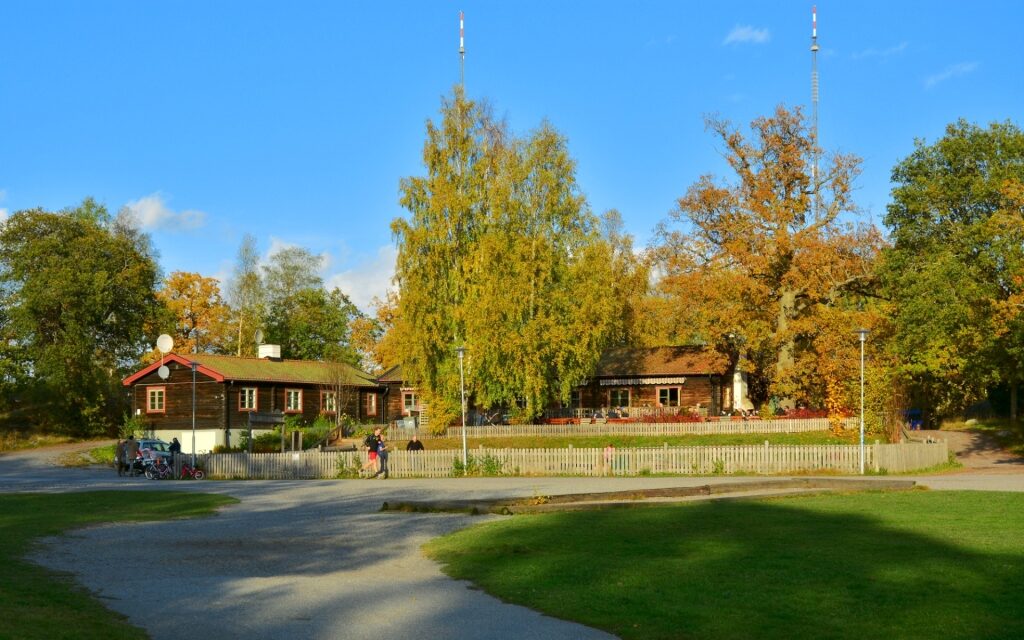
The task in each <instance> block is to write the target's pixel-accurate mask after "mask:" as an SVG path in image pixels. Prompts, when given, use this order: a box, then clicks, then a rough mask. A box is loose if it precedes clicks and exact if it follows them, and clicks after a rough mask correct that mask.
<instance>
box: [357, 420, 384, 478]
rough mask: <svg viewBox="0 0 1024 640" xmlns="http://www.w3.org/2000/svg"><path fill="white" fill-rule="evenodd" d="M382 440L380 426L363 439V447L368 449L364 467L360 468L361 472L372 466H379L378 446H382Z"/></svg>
mask: <svg viewBox="0 0 1024 640" xmlns="http://www.w3.org/2000/svg"><path fill="white" fill-rule="evenodd" d="M380 441H381V435H380V427H377V428H376V429H374V430H373V433H371V434H370V435H368V436H366V439H365V440H363V447H364V448H365V449H366V464H364V465H363V468H362V469H360V470H359V473H362V472H363V471H366V470H367V469H370V468H374V469H376V468H377V448H378V447H379V446H380ZM374 475H376V474H374Z"/></svg>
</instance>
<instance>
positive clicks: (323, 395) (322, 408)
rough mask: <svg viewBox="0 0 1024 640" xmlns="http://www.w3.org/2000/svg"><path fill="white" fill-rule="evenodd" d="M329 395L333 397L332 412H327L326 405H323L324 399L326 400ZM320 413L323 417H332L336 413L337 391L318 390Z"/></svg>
mask: <svg viewBox="0 0 1024 640" xmlns="http://www.w3.org/2000/svg"><path fill="white" fill-rule="evenodd" d="M329 394H333V395H334V410H333V411H329V410H328V409H327V405H326V404H325V400H324V398H326V397H327V396H328V395H329ZM320 413H322V414H324V415H325V416H333V415H334V414H336V413H338V392H337V391H324V390H323V389H321V390H320Z"/></svg>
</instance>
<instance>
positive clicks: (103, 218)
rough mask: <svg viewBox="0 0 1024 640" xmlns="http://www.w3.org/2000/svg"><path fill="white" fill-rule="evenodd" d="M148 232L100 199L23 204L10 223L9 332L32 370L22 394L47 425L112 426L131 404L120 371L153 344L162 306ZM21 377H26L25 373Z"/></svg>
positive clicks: (1, 256) (72, 428) (0, 277)
mask: <svg viewBox="0 0 1024 640" xmlns="http://www.w3.org/2000/svg"><path fill="white" fill-rule="evenodd" d="M158 279H159V274H158V269H157V265H156V262H155V260H154V258H153V253H152V250H151V248H150V245H149V238H148V236H146V235H144V234H142V233H140V232H139V231H138V230H137V229H135V228H134V227H132V226H131V224H130V222H129V219H128V218H127V217H126V216H119V217H118V218H116V219H111V217H110V216H109V214H108V213H107V211H106V209H105V208H104V207H102V206H101V205H99V204H97V203H96V202H94V201H93V200H91V199H87V200H85V201H84V202H83V203H82V204H81V205H80V206H78V207H76V208H74V209H69V210H66V211H63V212H60V213H50V212H46V211H42V210H38V209H37V210H29V211H19V212H17V213H15V214H14V215H12V216H11V217H10V218H9V219H8V220H7V221H6V223H4V225H3V228H2V230H0V290H2V291H3V302H4V305H5V310H4V314H5V316H6V318H7V320H6V323H7V325H6V326H7V330H8V331H9V332H10V335H11V336H13V340H14V344H13V345H12V344H10V343H9V344H8V345H7V348H8V349H10V348H16V349H18V350H19V353H20V354H21V355H22V360H21V361H22V362H24V363H25V368H24V369H23V370H22V373H21V375H24V376H27V379H24V382H23V383H22V384H20V385H19V386H20V389H19V393H18V395H19V400H20V402H21V403H29V404H32V405H33V407H34V408H33V410H32V412H31V414H30V415H31V419H33V420H35V421H36V423H37V424H38V425H40V426H42V427H45V428H49V429H53V430H58V431H63V432H69V433H74V434H79V435H85V434H98V433H101V432H103V431H104V430H106V429H109V428H110V427H111V426H112V425H113V424H114V421H115V420H117V419H118V417H119V416H120V414H121V411H122V409H123V407H122V398H123V392H122V391H121V389H120V385H119V379H120V377H121V375H122V374H123V373H125V372H126V371H127V370H128V368H129V367H131V366H132V365H133V364H134V363H135V362H136V361H137V358H138V356H139V354H140V353H142V352H144V351H145V348H146V346H147V343H148V342H149V340H150V339H151V338H152V336H146V334H145V330H144V327H145V326H147V324H148V323H152V322H153V319H154V318H155V317H156V316H157V314H158V313H159V309H160V305H159V303H158V301H157V299H156V294H155V290H156V284H157V282H158ZM15 378H17V376H15Z"/></svg>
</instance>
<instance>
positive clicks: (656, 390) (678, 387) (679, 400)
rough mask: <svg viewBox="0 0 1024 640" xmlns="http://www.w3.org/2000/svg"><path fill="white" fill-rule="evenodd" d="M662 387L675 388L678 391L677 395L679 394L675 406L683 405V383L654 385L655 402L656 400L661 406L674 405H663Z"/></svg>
mask: <svg viewBox="0 0 1024 640" xmlns="http://www.w3.org/2000/svg"><path fill="white" fill-rule="evenodd" d="M662 389H675V390H676V392H677V393H676V395H677V396H678V397H677V398H676V405H675V406H677V407H681V406H683V387H682V386H681V385H678V384H674V385H666V386H664V387H654V402H655V404H657V406H659V407H664V406H668V407H671V406H672V405H663V404H661V390H662Z"/></svg>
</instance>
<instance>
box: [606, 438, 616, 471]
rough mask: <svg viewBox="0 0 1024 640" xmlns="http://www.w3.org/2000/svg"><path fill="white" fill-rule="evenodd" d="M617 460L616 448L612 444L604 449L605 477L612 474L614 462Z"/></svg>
mask: <svg viewBox="0 0 1024 640" xmlns="http://www.w3.org/2000/svg"><path fill="white" fill-rule="evenodd" d="M614 459H615V447H614V446H613V445H612V443H610V442H609V443H608V446H607V447H605V448H604V473H605V475H611V473H612V462H613V461H614Z"/></svg>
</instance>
